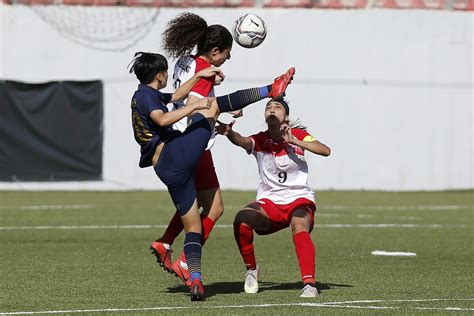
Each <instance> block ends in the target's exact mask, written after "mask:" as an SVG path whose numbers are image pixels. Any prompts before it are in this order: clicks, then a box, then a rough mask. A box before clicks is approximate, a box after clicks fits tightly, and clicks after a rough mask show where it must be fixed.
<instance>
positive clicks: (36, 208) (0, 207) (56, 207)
mask: <svg viewBox="0 0 474 316" xmlns="http://www.w3.org/2000/svg"><path fill="white" fill-rule="evenodd" d="M91 208H96V206H95V205H91V204H84V205H82V204H79V205H11V206H7V205H0V210H22V211H42V210H83V209H91Z"/></svg>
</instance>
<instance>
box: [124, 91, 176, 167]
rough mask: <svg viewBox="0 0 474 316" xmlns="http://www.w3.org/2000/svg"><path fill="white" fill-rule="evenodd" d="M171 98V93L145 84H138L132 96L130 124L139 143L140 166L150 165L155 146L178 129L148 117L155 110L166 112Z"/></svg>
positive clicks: (174, 134)
mask: <svg viewBox="0 0 474 316" xmlns="http://www.w3.org/2000/svg"><path fill="white" fill-rule="evenodd" d="M170 100H171V94H169V93H161V92H160V91H158V90H156V89H153V88H152V87H150V86H147V85H146V84H139V85H138V90H137V91H135V93H134V94H133V97H132V104H131V107H132V125H133V134H134V136H135V140H136V141H137V143H138V144H139V145H140V147H141V148H140V152H141V157H140V163H139V166H140V167H141V168H145V167H149V166H151V164H152V163H151V160H152V158H153V155H154V154H155V150H156V147H157V146H158V145H159V144H160V143H162V142H167V141H169V140H170V139H172V138H173V137H175V136H176V135H177V134H180V132H179V131H176V130H173V128H172V127H171V125H170V126H159V125H158V124H156V123H155V122H153V120H152V119H151V118H150V113H151V112H153V111H155V110H160V111H163V112H164V113H166V112H168V108H167V107H166V104H167V103H169V102H170Z"/></svg>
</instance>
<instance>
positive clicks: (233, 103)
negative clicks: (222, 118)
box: [216, 85, 271, 112]
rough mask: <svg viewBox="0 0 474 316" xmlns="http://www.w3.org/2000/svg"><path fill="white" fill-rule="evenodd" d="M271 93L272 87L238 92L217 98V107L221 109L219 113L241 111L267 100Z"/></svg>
mask: <svg viewBox="0 0 474 316" xmlns="http://www.w3.org/2000/svg"><path fill="white" fill-rule="evenodd" d="M270 91H271V85H270V86H265V87H260V88H250V89H245V90H238V91H236V92H233V93H231V94H227V95H224V96H221V97H217V98H216V101H217V106H218V107H219V111H221V112H231V111H236V110H240V109H243V108H244V107H246V106H247V105H249V104H252V103H255V102H257V101H260V100H262V99H265V98H266V97H268V94H269V93H270Z"/></svg>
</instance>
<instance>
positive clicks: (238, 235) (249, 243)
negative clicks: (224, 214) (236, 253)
mask: <svg viewBox="0 0 474 316" xmlns="http://www.w3.org/2000/svg"><path fill="white" fill-rule="evenodd" d="M234 237H235V241H236V242H237V245H238V246H239V250H240V254H241V255H242V259H244V263H245V267H246V268H247V270H248V269H255V268H256V267H257V262H256V261H255V254H254V251H253V230H252V228H250V227H248V226H246V225H243V224H240V223H239V224H236V223H234Z"/></svg>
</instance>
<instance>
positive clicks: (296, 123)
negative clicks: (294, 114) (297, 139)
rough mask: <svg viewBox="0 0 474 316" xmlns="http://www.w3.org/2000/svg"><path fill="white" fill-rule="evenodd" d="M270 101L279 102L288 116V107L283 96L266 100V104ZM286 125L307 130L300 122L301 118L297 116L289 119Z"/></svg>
mask: <svg viewBox="0 0 474 316" xmlns="http://www.w3.org/2000/svg"><path fill="white" fill-rule="evenodd" d="M270 102H278V103H280V104H281V105H282V106H283V108H285V112H286V115H287V116H290V107H289V106H288V101H287V100H285V99H284V98H283V97H281V98H278V99H271V100H270V101H268V102H267V104H268V103H270ZM288 125H289V126H290V127H291V128H298V129H302V130H307V127H306V126H305V125H303V123H302V122H301V119H300V118H299V117H298V118H297V119H296V120H294V121H292V120H289V121H288Z"/></svg>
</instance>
